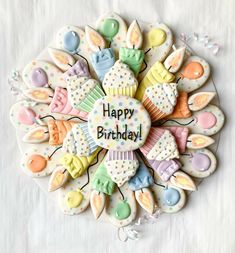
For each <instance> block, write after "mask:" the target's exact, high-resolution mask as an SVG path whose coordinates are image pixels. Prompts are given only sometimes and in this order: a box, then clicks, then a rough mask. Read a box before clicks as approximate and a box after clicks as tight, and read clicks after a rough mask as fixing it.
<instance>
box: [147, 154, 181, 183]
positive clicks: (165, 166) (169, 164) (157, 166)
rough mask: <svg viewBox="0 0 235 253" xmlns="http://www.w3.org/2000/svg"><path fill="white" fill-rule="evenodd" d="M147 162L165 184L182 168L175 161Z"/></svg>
mask: <svg viewBox="0 0 235 253" xmlns="http://www.w3.org/2000/svg"><path fill="white" fill-rule="evenodd" d="M147 161H148V163H149V164H150V165H151V167H152V168H153V169H154V170H155V171H156V173H157V174H158V176H159V177H160V178H161V180H162V181H164V182H166V181H168V180H169V179H170V177H171V176H172V175H173V174H174V173H175V172H176V171H177V170H179V169H180V167H181V164H180V162H179V161H177V160H175V159H174V160H169V161H156V160H147Z"/></svg>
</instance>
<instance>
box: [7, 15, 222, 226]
mask: <svg viewBox="0 0 235 253" xmlns="http://www.w3.org/2000/svg"><path fill="white" fill-rule="evenodd" d="M173 43H175V42H174V41H173V35H172V32H171V30H170V29H169V28H168V27H167V26H166V25H165V24H162V23H154V24H142V25H141V26H140V25H139V23H138V22H137V21H136V20H134V21H133V22H132V23H131V24H130V25H129V26H128V27H127V25H126V22H125V21H124V20H123V19H122V18H121V17H120V16H119V15H117V14H115V13H107V14H105V15H103V16H102V17H100V18H99V19H98V21H97V23H96V26H86V27H85V28H84V29H82V28H80V27H77V26H65V27H63V28H61V29H60V30H59V31H58V33H57V35H56V38H55V41H54V42H53V43H52V44H51V45H50V47H49V48H48V51H47V52H46V53H45V52H44V54H43V56H42V57H41V59H40V60H38V59H36V60H33V61H32V62H30V63H29V64H28V65H27V66H25V67H24V68H23V70H22V72H21V76H22V82H21V83H20V82H19V88H21V93H22V94H21V95H22V96H21V99H20V100H19V101H17V102H16V103H15V104H14V105H13V106H12V108H11V111H10V118H11V121H12V123H13V125H14V126H15V128H16V133H17V134H16V135H17V138H18V142H19V146H20V149H21V151H22V161H21V168H22V170H23V171H24V172H25V173H26V174H27V175H29V176H31V177H33V178H41V177H43V178H44V179H45V180H44V187H45V184H47V188H48V191H49V192H52V191H57V192H58V195H59V206H60V208H61V210H62V212H63V213H65V214H68V215H77V214H80V213H82V212H84V211H85V210H86V209H87V208H88V206H89V205H90V207H91V210H92V213H93V214H94V217H95V218H96V219H98V218H99V217H100V219H106V218H108V220H109V221H110V222H111V223H113V224H114V225H116V226H118V227H124V226H127V225H128V224H130V223H132V222H133V221H134V220H135V219H136V218H137V213H139V212H138V209H141V210H142V211H144V212H147V213H149V214H150V215H152V214H154V213H155V212H157V211H159V209H160V210H161V211H162V212H165V213H174V212H177V211H179V210H180V209H181V208H183V206H184V205H185V203H186V195H187V192H189V191H195V190H196V189H197V182H198V180H197V179H202V178H205V177H208V176H209V175H211V174H212V173H213V172H214V171H215V169H216V166H217V162H216V157H215V155H214V154H213V153H212V151H210V150H209V149H208V147H209V146H210V145H212V144H214V145H215V144H216V142H215V141H216V139H215V135H216V134H217V133H218V132H219V131H220V130H221V128H222V127H223V124H224V114H223V112H222V111H221V109H220V108H218V106H216V105H214V104H213V99H214V98H215V97H216V93H215V92H214V90H212V91H205V90H203V89H201V90H200V91H196V92H194V91H195V90H197V89H199V88H201V87H202V86H203V85H204V84H206V83H208V78H209V76H210V67H209V64H208V63H207V62H206V61H205V60H204V59H202V58H201V57H199V56H196V55H192V54H190V50H189V49H188V48H187V46H186V45H181V46H178V48H176V46H175V45H174V46H173ZM172 46H173V47H172ZM172 48H173V49H172ZM43 57H45V60H43V59H42V58H43ZM48 59H50V61H48Z"/></svg>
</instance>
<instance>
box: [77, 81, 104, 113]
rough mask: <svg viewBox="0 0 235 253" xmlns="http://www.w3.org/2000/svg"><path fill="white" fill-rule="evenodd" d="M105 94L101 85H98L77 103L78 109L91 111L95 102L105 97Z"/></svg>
mask: <svg viewBox="0 0 235 253" xmlns="http://www.w3.org/2000/svg"><path fill="white" fill-rule="evenodd" d="M104 96H105V94H104V92H103V90H102V89H101V87H100V85H96V86H95V87H94V88H93V89H92V90H91V91H90V92H89V94H88V95H87V96H86V98H85V99H84V100H83V101H82V102H81V103H80V104H78V105H77V108H78V109H81V110H83V111H85V112H90V111H91V110H92V109H93V106H94V103H95V102H96V100H98V99H100V98H102V97H104Z"/></svg>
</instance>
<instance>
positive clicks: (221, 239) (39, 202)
mask: <svg viewBox="0 0 235 253" xmlns="http://www.w3.org/2000/svg"><path fill="white" fill-rule="evenodd" d="M108 10H114V11H116V12H117V13H120V14H121V15H123V16H124V17H128V19H129V20H131V19H133V18H137V19H142V20H144V21H154V20H156V19H157V18H158V17H160V18H161V20H162V21H164V22H165V23H166V24H168V25H169V26H170V28H172V30H173V31H174V32H175V33H178V34H179V33H180V32H182V31H183V32H187V33H191V32H193V31H196V32H198V33H202V34H208V35H209V36H211V37H213V38H214V40H215V41H218V42H219V43H220V44H221V45H223V49H222V51H221V53H220V54H219V55H218V56H217V57H215V56H213V55H212V54H211V53H210V52H209V51H208V50H205V49H204V48H203V47H198V48H197V46H196V45H194V46H193V48H194V49H195V48H196V49H197V52H199V54H201V55H202V56H204V57H205V58H206V59H207V60H208V61H209V62H210V64H211V66H212V68H213V77H214V79H215V82H216V84H217V88H218V91H219V94H220V97H221V106H222V108H223V109H224V111H225V113H226V115H227V124H226V126H225V128H224V129H223V131H222V136H221V137H222V138H221V143H220V146H219V152H218V155H219V167H218V171H217V172H216V173H215V174H214V175H213V176H211V177H210V178H208V179H206V180H205V181H204V182H203V183H202V184H201V185H200V187H199V191H198V192H196V193H194V194H192V195H191V197H190V199H189V201H188V204H187V206H186V208H185V209H183V210H182V211H181V212H180V213H178V214H174V215H165V216H163V217H161V218H160V219H159V222H158V223H157V224H154V225H148V226H146V227H145V228H144V237H143V239H141V240H140V241H138V242H133V241H129V242H127V243H122V242H120V241H119V240H118V239H117V235H116V229H115V228H114V227H113V226H112V225H111V224H105V223H99V222H96V221H93V220H90V221H87V220H84V219H83V218H82V217H79V216H74V217H67V216H64V215H63V214H62V213H61V212H60V210H59V209H58V206H57V204H56V203H54V202H52V201H51V200H50V199H48V198H47V197H46V196H45V195H44V193H43V192H42V191H41V190H40V189H39V187H38V186H37V185H36V184H35V183H34V182H33V181H32V179H31V178H29V177H27V176H25V175H24V174H23V173H22V172H21V171H20V168H19V165H18V164H19V160H20V153H19V150H18V148H17V144H16V139H15V135H14V129H13V127H12V126H11V124H10V122H9V117H8V111H9V108H10V106H11V104H12V103H13V102H14V98H13V97H12V96H11V94H10V92H9V89H8V86H7V81H6V78H7V75H8V74H9V73H10V71H11V70H12V69H15V68H20V67H22V66H24V65H25V64H26V63H27V62H28V61H29V60H31V59H33V58H34V57H36V56H37V54H39V53H40V51H41V50H42V49H43V48H44V47H46V45H47V44H48V43H49V42H50V41H51V40H52V38H53V36H54V34H55V32H56V31H57V30H58V28H60V27H61V26H62V25H65V24H75V25H84V24H87V23H91V22H92V21H94V20H96V18H97V17H98V16H99V15H101V14H103V13H104V12H106V11H108ZM0 21H1V23H0V31H1V37H0V45H1V51H0V55H1V64H0V65H1V67H0V77H1V78H0V82H1V86H0V88H1V90H0V96H1V98H0V103H1V104H0V108H1V120H0V131H1V139H0V145H1V146H0V148H1V149H0V155H1V169H0V252H2V253H14V252H20V253H25V252H27V253H28V252H30V253H31V252H33V253H42V252H43V253H52V252H53V253H57V252H59V253H63V252H69V253H73V252H87V253H89V252H94V253H95V252H102V253H105V252H112V253H117V252H135V253H138V252H146V253H147V252H148V253H151V252H158V253H163V252H164V253H168V252H174V253H194V252H195V253H198V252H200V253H204V252H207V253H208V252H209V253H210V252H213V253H220V252H221V253H230V252H235V237H234V228H235V196H234V195H235V183H234V182H235V153H234V148H235V144H234V143H235V131H234V127H233V126H234V124H235V115H234V108H235V106H234V105H233V103H234V96H235V64H234V59H235V50H234V41H235V36H234V33H235V31H234V27H235V25H234V24H235V1H232V0H227V1H224V0H216V1H213V0H207V1H205V0H187V1H186V0H183V1H179V0H175V1H170V0H144V1H140V0H123V1H118V0H114V1H108V0H96V1H88V0H79V1H78V0H50V1H49V0H40V1H39V0H21V1H19V0H1V1H0ZM232 46H233V47H232Z"/></svg>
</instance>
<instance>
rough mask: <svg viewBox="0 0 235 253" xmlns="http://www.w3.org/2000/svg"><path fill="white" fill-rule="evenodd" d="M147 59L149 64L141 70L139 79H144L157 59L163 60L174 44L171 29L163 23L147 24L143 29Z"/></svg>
mask: <svg viewBox="0 0 235 253" xmlns="http://www.w3.org/2000/svg"><path fill="white" fill-rule="evenodd" d="M143 34H144V44H143V49H144V52H145V61H146V63H147V66H146V67H145V68H143V69H142V70H141V71H140V74H139V77H138V79H139V81H141V80H142V79H143V77H144V76H145V75H146V73H147V72H148V71H149V69H150V68H151V66H153V64H154V63H155V62H156V61H163V60H164V59H165V58H166V56H167V54H168V53H169V52H170V50H171V47H172V44H173V36H172V32H171V30H170V29H169V28H168V27H167V26H166V25H165V24H163V23H158V22H156V23H152V24H147V25H146V26H145V27H144V30H143Z"/></svg>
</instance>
